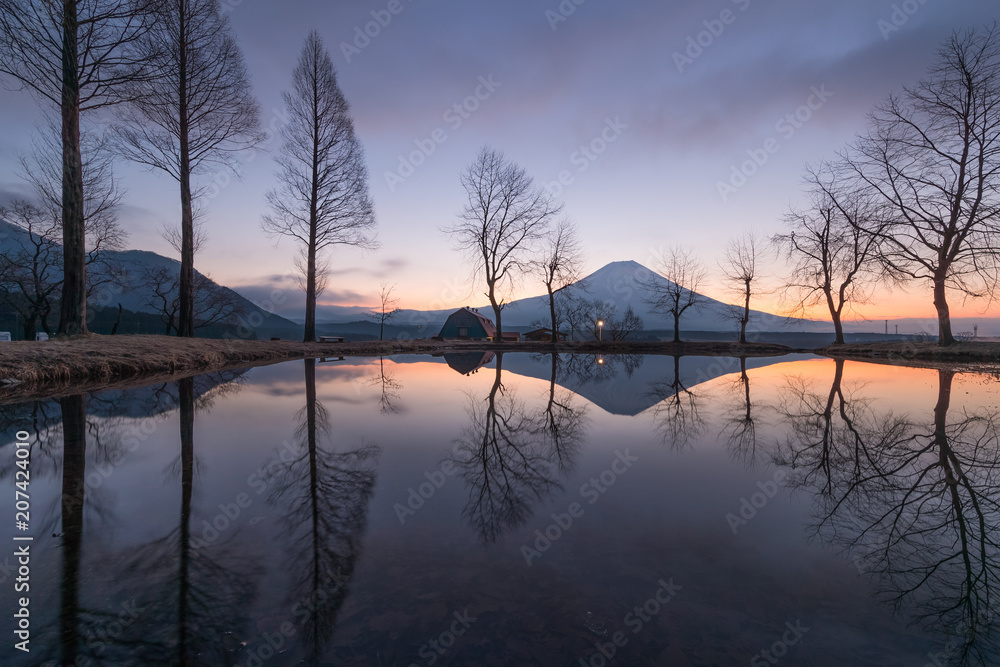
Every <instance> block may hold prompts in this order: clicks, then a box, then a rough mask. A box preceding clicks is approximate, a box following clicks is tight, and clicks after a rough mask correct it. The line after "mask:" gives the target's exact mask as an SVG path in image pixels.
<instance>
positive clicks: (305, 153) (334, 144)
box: [263, 31, 376, 342]
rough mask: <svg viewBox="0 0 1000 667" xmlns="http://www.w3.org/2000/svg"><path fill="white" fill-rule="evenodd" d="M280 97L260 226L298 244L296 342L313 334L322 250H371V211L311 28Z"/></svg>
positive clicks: (345, 114)
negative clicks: (301, 294)
mask: <svg viewBox="0 0 1000 667" xmlns="http://www.w3.org/2000/svg"><path fill="white" fill-rule="evenodd" d="M283 98H284V101H285V108H286V110H287V112H288V118H289V120H288V123H287V124H286V125H285V126H284V127H283V128H282V130H281V137H282V139H283V144H282V147H281V155H280V156H279V157H278V158H277V161H278V165H279V166H280V168H281V169H280V171H279V173H278V178H279V180H280V181H281V186H280V188H279V189H277V190H271V191H270V192H268V193H267V203H268V205H269V206H270V208H271V213H270V214H268V215H266V216H264V219H263V227H264V230H265V231H267V232H268V233H269V234H272V235H279V236H289V237H291V238H293V239H296V240H297V241H298V242H299V243H300V244H301V255H300V257H299V261H298V262H297V266H298V268H299V270H300V271H301V273H302V276H303V279H304V283H305V285H304V287H305V292H306V317H305V332H304V335H303V340H304V341H306V342H309V341H313V340H316V298H317V296H318V295H319V292H321V291H322V285H320V284H319V283H318V281H320V282H322V281H323V279H324V278H323V275H324V272H323V270H322V269H323V268H324V267H325V266H326V264H325V260H324V254H325V253H326V252H327V251H328V250H329V249H330V248H332V247H333V246H336V245H346V246H355V247H360V248H369V249H372V248H375V247H376V241H375V236H374V229H375V212H374V209H373V204H372V200H371V196H370V195H369V194H368V168H367V167H366V166H365V160H364V149H363V148H362V146H361V142H360V141H359V140H358V138H357V135H355V133H354V122H353V121H352V120H351V115H350V106H349V105H348V103H347V100H346V99H345V98H344V94H343V93H342V92H341V90H340V86H339V85H337V71H336V69H334V67H333V61H332V60H331V59H330V54H329V52H328V51H327V50H326V48H325V47H324V45H323V40H322V39H321V38H320V36H319V33H318V32H316V31H313V32H311V33H309V36H308V37H307V38H306V41H305V45H304V46H303V47H302V53H301V55H300V56H299V62H298V65H297V66H296V68H295V72H294V73H293V75H292V90H291V92H285V93H284V94H283Z"/></svg>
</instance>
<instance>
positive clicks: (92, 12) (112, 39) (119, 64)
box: [0, 0, 155, 334]
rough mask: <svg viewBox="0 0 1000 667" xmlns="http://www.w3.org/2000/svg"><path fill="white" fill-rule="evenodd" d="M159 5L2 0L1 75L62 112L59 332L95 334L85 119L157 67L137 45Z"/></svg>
mask: <svg viewBox="0 0 1000 667" xmlns="http://www.w3.org/2000/svg"><path fill="white" fill-rule="evenodd" d="M154 2H155V0H64V1H63V2H62V3H53V2H50V1H49V0H0V73H3V74H7V75H8V76H11V77H13V78H14V79H15V80H16V81H17V82H19V84H20V85H21V86H22V88H24V89H28V90H31V91H32V92H33V93H35V94H36V95H37V96H38V97H40V98H42V99H43V100H46V101H48V102H50V103H52V104H53V105H54V106H55V107H56V108H58V109H59V110H60V114H61V137H62V141H61V143H62V146H61V148H62V150H61V153H62V169H61V182H62V187H61V196H60V204H61V208H62V214H61V216H60V220H61V223H62V243H63V247H64V253H63V254H64V261H63V280H62V283H63V288H62V298H61V307H60V317H59V333H60V334H73V333H86V331H87V287H86V262H87V258H86V254H87V253H86V238H85V236H86V234H85V222H84V221H85V213H84V191H85V183H84V176H83V159H82V156H81V148H80V116H81V114H82V113H85V112H88V111H92V110H94V109H98V108H101V107H106V106H108V105H110V104H115V103H118V102H121V101H122V100H123V99H125V97H123V92H124V91H125V86H126V84H130V83H132V82H135V81H136V80H137V79H139V78H140V77H142V76H146V75H147V74H146V72H151V71H153V70H154V69H155V68H150V67H149V63H148V62H147V61H146V59H145V58H144V54H143V53H141V51H140V50H138V49H136V48H135V46H136V42H137V41H138V40H139V39H141V38H142V37H143V36H144V35H145V34H146V32H147V30H148V29H149V27H150V24H151V21H150V18H149V17H150V12H149V9H150V7H151V6H152V5H153V3H154Z"/></svg>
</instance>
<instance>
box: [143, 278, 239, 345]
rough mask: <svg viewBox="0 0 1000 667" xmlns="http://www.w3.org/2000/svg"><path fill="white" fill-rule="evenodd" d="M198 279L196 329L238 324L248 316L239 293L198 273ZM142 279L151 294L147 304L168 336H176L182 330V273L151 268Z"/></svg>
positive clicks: (196, 288)
mask: <svg viewBox="0 0 1000 667" xmlns="http://www.w3.org/2000/svg"><path fill="white" fill-rule="evenodd" d="M194 279H195V280H194V296H195V299H194V326H195V329H201V328H204V327H210V326H213V325H217V324H234V323H236V322H237V321H238V320H239V318H240V317H241V316H245V315H246V310H247V309H246V302H245V301H244V300H243V299H242V298H241V297H240V296H239V295H238V294H237V293H236V292H234V291H232V290H231V289H229V288H227V287H223V286H221V285H218V284H216V283H214V282H213V281H212V279H211V278H209V277H208V276H205V275H203V274H201V273H198V272H197V271H196V272H195V274H194ZM140 280H141V284H142V285H143V286H144V287H145V288H146V289H148V290H149V292H150V293H149V296H148V298H147V300H146V305H147V306H149V307H150V308H153V309H154V311H155V312H156V313H157V314H158V315H159V316H160V321H162V322H163V327H164V331H163V333H164V335H167V336H170V335H171V334H176V333H177V331H178V329H179V328H180V310H181V308H180V273H179V272H178V271H176V270H171V269H169V268H167V267H155V268H149V269H146V270H145V271H143V273H142V275H141V277H140Z"/></svg>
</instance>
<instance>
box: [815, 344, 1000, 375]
mask: <svg viewBox="0 0 1000 667" xmlns="http://www.w3.org/2000/svg"><path fill="white" fill-rule="evenodd" d="M816 354H822V355H824V356H827V357H831V358H833V359H854V360H859V361H873V362H877V363H886V364H893V365H901V366H919V367H923V368H945V367H947V368H956V369H957V368H958V367H957V366H956V365H957V364H958V365H962V367H963V368H965V367H968V368H970V369H973V370H976V371H986V372H991V373H995V372H997V371H998V369H1000V342H991V341H975V342H963V343H956V344H955V345H949V346H948V347H940V346H939V345H938V344H937V343H917V342H910V341H897V342H892V343H856V344H851V345H831V346H829V347H824V348H821V349H819V350H816Z"/></svg>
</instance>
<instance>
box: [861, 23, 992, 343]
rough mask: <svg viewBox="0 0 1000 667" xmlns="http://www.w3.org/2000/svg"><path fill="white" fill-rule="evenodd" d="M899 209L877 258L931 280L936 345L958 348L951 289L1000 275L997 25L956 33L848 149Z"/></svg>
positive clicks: (971, 288) (968, 291) (987, 282)
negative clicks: (925, 73)
mask: <svg viewBox="0 0 1000 667" xmlns="http://www.w3.org/2000/svg"><path fill="white" fill-rule="evenodd" d="M844 158H845V160H846V161H847V164H848V165H849V167H850V169H851V171H852V172H853V174H854V176H855V177H856V178H857V180H858V182H859V185H860V187H863V188H865V189H867V190H870V191H871V192H872V193H873V195H874V196H875V197H877V198H878V200H879V201H880V202H881V203H882V204H884V205H885V206H886V207H887V208H889V209H890V210H891V212H892V218H893V222H894V224H893V225H891V226H889V227H888V228H885V229H882V230H876V231H875V232H870V233H875V234H877V236H878V238H879V241H880V244H879V247H880V255H879V256H880V259H881V260H882V261H883V262H884V263H885V264H886V265H887V266H888V267H889V268H891V269H892V270H893V271H894V272H897V273H898V274H899V275H901V276H903V277H905V278H906V279H909V280H918V281H928V282H930V283H931V285H932V286H933V291H934V307H935V308H936V310H937V317H938V323H939V327H940V336H939V343H940V344H941V345H951V344H952V343H954V342H955V338H954V336H953V334H952V329H951V315H950V310H949V305H948V291H949V290H953V291H957V292H959V293H961V294H963V295H965V296H971V297H982V296H989V298H990V299H991V300H992V298H993V297H994V294H995V290H996V288H997V284H998V279H1000V260H998V257H1000V242H998V238H1000V216H998V212H1000V27H998V24H997V23H995V22H994V24H993V25H992V26H989V27H987V28H985V29H980V30H969V31H967V32H962V33H955V34H953V35H952V37H951V38H950V39H949V40H948V41H947V42H946V43H945V44H944V46H943V47H942V48H941V50H940V52H939V57H938V62H937V64H936V65H934V66H933V67H932V68H931V70H930V72H929V74H928V76H927V77H926V78H925V79H923V80H921V81H920V82H919V83H917V84H916V85H915V86H912V87H907V88H904V89H903V92H902V93H900V94H898V95H892V96H891V97H889V98H888V99H887V100H886V101H885V102H884V103H882V104H880V105H879V106H878V107H876V108H875V110H874V111H873V112H872V113H871V119H870V129H869V131H868V132H867V134H865V135H863V136H862V137H860V138H859V140H858V141H857V142H856V143H855V144H854V146H852V147H851V148H850V149H849V150H847V151H846V152H845V156H844Z"/></svg>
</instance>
